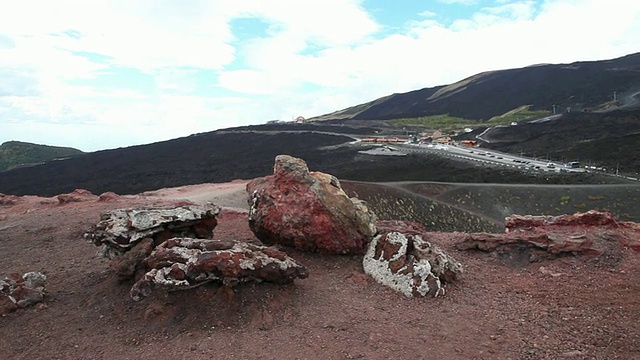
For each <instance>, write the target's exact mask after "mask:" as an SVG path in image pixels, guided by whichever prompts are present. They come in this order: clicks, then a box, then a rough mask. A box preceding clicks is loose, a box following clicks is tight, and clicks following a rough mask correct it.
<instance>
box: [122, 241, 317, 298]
mask: <svg viewBox="0 0 640 360" xmlns="http://www.w3.org/2000/svg"><path fill="white" fill-rule="evenodd" d="M145 262H146V264H147V266H148V267H149V268H150V270H149V271H148V272H147V273H146V274H145V275H144V276H143V277H142V279H140V280H139V281H138V282H136V283H135V284H134V285H133V287H132V288H131V297H132V298H133V299H134V300H136V301H138V300H140V299H142V298H144V297H146V296H148V295H149V294H150V293H151V291H152V289H153V288H154V287H164V288H168V289H173V290H179V289H188V288H192V287H195V286H198V285H202V284H204V283H207V282H210V281H219V282H221V283H222V284H223V285H225V286H228V287H233V286H235V285H237V284H239V283H243V282H250V281H254V282H262V281H266V282H272V283H278V284H286V283H290V282H293V281H294V280H295V279H296V278H301V279H304V278H306V277H307V276H308V275H309V272H308V270H307V268H306V267H304V266H303V265H301V264H300V263H298V262H297V261H295V260H294V259H292V258H290V257H288V256H287V255H286V254H285V253H283V252H281V251H279V250H277V249H276V248H274V247H265V246H258V245H253V244H249V243H244V242H237V241H232V240H202V239H191V238H173V239H169V240H167V241H165V242H164V243H162V244H160V245H159V246H157V247H156V248H155V249H154V250H153V252H152V253H151V254H150V255H149V257H147V258H146V260H145Z"/></svg>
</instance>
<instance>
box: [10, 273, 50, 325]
mask: <svg viewBox="0 0 640 360" xmlns="http://www.w3.org/2000/svg"><path fill="white" fill-rule="evenodd" d="M46 280H47V277H46V276H45V275H44V274H42V273H40V272H37V271H33V272H28V273H26V274H24V275H22V276H20V274H18V273H13V274H9V275H8V276H6V277H5V278H4V279H2V280H0V315H5V314H8V313H10V312H12V311H15V310H17V309H22V308H26V307H28V306H32V305H34V304H37V303H39V302H41V301H42V300H43V299H44V285H45V281H46Z"/></svg>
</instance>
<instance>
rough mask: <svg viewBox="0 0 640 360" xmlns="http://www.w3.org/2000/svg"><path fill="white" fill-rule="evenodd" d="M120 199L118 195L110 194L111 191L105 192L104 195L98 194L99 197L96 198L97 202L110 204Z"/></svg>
mask: <svg viewBox="0 0 640 360" xmlns="http://www.w3.org/2000/svg"><path fill="white" fill-rule="evenodd" d="M118 199H120V195H118V194H116V193H114V192H112V191H107V192H105V193H102V194H100V196H99V197H98V201H100V202H112V201H116V200H118Z"/></svg>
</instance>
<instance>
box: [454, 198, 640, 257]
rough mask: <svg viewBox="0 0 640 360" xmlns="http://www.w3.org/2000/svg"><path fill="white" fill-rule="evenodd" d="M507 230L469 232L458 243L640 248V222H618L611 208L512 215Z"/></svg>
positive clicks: (550, 252)
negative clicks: (551, 214)
mask: <svg viewBox="0 0 640 360" xmlns="http://www.w3.org/2000/svg"><path fill="white" fill-rule="evenodd" d="M505 225H506V232H505V233H504V234H485V233H479V234H468V235H467V236H466V237H465V238H464V239H463V240H462V241H460V242H459V243H457V244H456V247H457V248H458V249H459V250H472V249H477V250H482V251H494V250H496V251H500V252H507V251H515V250H517V249H523V248H528V249H530V250H532V251H535V252H537V253H538V254H534V255H535V256H532V257H531V260H534V259H537V258H538V257H539V256H538V255H540V253H543V254H544V255H545V256H557V255H560V254H585V255H602V254H603V253H605V252H610V251H617V250H619V248H620V247H630V248H632V249H634V250H636V251H640V226H638V224H636V223H632V222H618V221H617V220H616V219H615V217H614V216H613V215H612V214H610V213H608V212H599V211H595V210H591V211H588V212H586V213H576V214H573V215H560V216H529V215H528V216H520V215H512V216H510V217H508V218H507V219H506V221H505Z"/></svg>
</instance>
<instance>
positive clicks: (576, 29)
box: [0, 0, 640, 150]
mask: <svg viewBox="0 0 640 360" xmlns="http://www.w3.org/2000/svg"><path fill="white" fill-rule="evenodd" d="M441 2H443V3H449V4H453V3H457V4H464V5H469V6H473V5H474V4H476V2H475V1H469V0H441ZM495 3H496V4H498V5H496V6H492V7H484V8H478V9H477V11H476V13H475V14H474V15H473V16H470V17H468V18H465V19H458V20H457V21H453V22H452V23H451V25H448V26H447V25H445V24H444V23H441V22H439V19H440V17H439V15H441V14H438V13H435V12H422V13H420V14H416V16H418V17H419V18H422V19H421V20H420V21H408V22H407V23H406V24H405V26H404V27H402V29H403V30H397V31H396V33H393V34H389V33H388V31H383V30H384V29H387V27H386V26H385V24H379V23H376V21H375V20H373V18H372V17H371V15H370V14H369V13H368V12H367V10H366V9H365V8H364V6H365V5H366V2H362V1H357V0H309V1H295V2H294V1H288V0H243V1H233V0H217V1H207V0H198V1H189V2H177V1H164V0H158V1H134V2H130V1H127V2H125V1H107V0H94V1H73V0H57V1H55V2H53V1H34V0H26V1H15V2H11V3H10V5H8V3H5V4H0V78H2V82H1V83H0V126H1V127H2V131H0V142H2V141H6V140H11V139H16V140H25V141H34V142H40V143H52V144H57V145H69V146H76V147H79V148H81V149H83V150H96V149H100V148H107V147H116V146H126V145H132V144H140V143H145V142H153V141H159V140H166V139H170V138H175V137H179V136H186V135H189V134H191V133H195V132H203V131H210V130H213V129H218V128H224V127H231V126H237V125H243V124H251V123H263V122H265V121H267V120H272V119H283V120H288V119H290V118H291V117H292V116H298V115H303V116H305V117H311V116H314V115H320V114H323V113H328V112H332V111H335V110H338V109H341V108H345V107H348V106H352V105H357V104H359V103H362V102H366V101H370V100H373V99H375V98H377V97H381V96H384V95H389V94H391V93H394V92H404V91H410V90H416V89H419V88H423V87H429V86H435V85H443V84H447V83H451V82H454V81H457V80H461V79H462V78H464V77H467V76H470V75H473V74H476V73H478V72H482V71H487V70H495V69H504V68H511V67H521V66H527V65H530V64H534V63H557V62H572V61H577V60H598V59H605V58H613V57H616V56H621V55H626V54H629V53H632V52H637V51H638V49H640V38H639V37H638V36H637V34H640V2H637V1H635V0H628V1H624V0H618V1H601V0H546V1H544V2H543V3H542V5H536V3H535V2H533V1H526V0H525V1H515V2H513V1H512V2H503V1H498V2H495ZM34 9H37V10H38V11H34ZM52 14H55V16H52ZM447 15H448V16H449V14H447ZM238 18H255V19H258V20H259V21H261V22H263V23H266V24H268V25H269V28H268V30H267V31H266V32H265V33H263V34H255V37H253V38H252V39H241V40H242V41H238V40H239V39H237V38H236V36H237V34H234V33H233V32H232V30H233V29H232V28H231V26H230V24H231V22H232V20H233V19H238ZM95 54H100V55H102V56H101V57H98V55H95ZM122 69H128V70H129V71H130V72H131V73H135V74H142V75H140V77H145V78H144V79H145V81H146V80H147V78H148V79H151V80H150V81H146V82H144V83H143V84H137V83H134V81H133V80H132V79H129V82H127V78H126V77H125V76H124V75H120V77H118V74H123V73H122V72H120V71H121V70H122ZM98 74H100V75H99V76H98ZM105 74H112V76H113V79H109V78H108V76H107V75H105ZM108 80H111V82H109V81H108ZM103 82H109V86H108V87H103ZM203 89H206V92H202V90H203ZM47 139H49V140H47Z"/></svg>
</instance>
